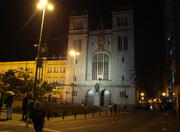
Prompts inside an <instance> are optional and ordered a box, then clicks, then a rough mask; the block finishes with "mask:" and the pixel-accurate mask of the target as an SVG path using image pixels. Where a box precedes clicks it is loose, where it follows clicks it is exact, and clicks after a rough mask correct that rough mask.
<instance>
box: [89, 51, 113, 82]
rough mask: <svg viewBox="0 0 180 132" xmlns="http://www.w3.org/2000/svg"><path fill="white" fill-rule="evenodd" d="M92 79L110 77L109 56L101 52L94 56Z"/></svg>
mask: <svg viewBox="0 0 180 132" xmlns="http://www.w3.org/2000/svg"><path fill="white" fill-rule="evenodd" d="M92 59H93V60H92V80H98V79H99V78H101V79H103V80H108V79H109V56H108V55H107V54H104V53H99V54H96V55H94V56H93V58H92Z"/></svg>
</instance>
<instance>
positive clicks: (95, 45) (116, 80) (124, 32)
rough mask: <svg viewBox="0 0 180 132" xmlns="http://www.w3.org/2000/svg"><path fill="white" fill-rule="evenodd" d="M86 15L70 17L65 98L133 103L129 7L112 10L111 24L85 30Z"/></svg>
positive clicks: (133, 71)
mask: <svg viewBox="0 0 180 132" xmlns="http://www.w3.org/2000/svg"><path fill="white" fill-rule="evenodd" d="M88 25H89V16H88V15H87V14H86V15H73V16H71V17H70V23H69V34H68V51H70V50H72V49H73V50H76V51H78V52H79V53H80V54H79V55H76V56H73V57H72V56H70V54H68V56H67V70H66V85H67V86H65V90H66V91H69V92H68V93H69V97H70V98H69V101H72V102H74V103H85V104H87V105H98V106H99V105H101V106H106V105H108V104H110V103H111V104H122V105H124V104H127V105H134V104H135V99H136V98H135V83H134V78H135V51H134V50H135V49H134V24H133V11H132V10H126V11H116V12H112V28H111V29H105V28H103V24H100V26H99V28H97V30H89V27H88Z"/></svg>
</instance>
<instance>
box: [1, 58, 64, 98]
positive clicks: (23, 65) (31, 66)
mask: <svg viewBox="0 0 180 132" xmlns="http://www.w3.org/2000/svg"><path fill="white" fill-rule="evenodd" d="M66 63H67V60H46V61H44V63H43V69H42V72H41V74H42V81H46V82H48V83H53V84H56V85H55V86H56V87H54V89H53V97H56V98H60V99H63V98H64V97H63V95H64V87H63V85H64V82H65V73H66ZM35 68H36V61H15V62H0V73H4V72H6V71H8V70H10V69H11V70H19V71H23V72H26V73H27V74H29V75H30V77H31V78H32V79H34V77H35V70H36V69H35Z"/></svg>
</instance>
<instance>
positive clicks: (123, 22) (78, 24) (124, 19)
mask: <svg viewBox="0 0 180 132" xmlns="http://www.w3.org/2000/svg"><path fill="white" fill-rule="evenodd" d="M128 25H129V17H128V16H127V15H123V16H117V26H128ZM82 29H83V22H82V21H75V22H73V30H82Z"/></svg>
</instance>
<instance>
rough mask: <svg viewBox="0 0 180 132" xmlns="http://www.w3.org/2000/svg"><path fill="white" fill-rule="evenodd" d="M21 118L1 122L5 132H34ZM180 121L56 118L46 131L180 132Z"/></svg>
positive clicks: (133, 116) (150, 116)
mask: <svg viewBox="0 0 180 132" xmlns="http://www.w3.org/2000/svg"><path fill="white" fill-rule="evenodd" d="M20 117H21V115H16V116H15V118H14V119H13V120H10V121H2V120H1V121H0V131H1V132H33V131H34V130H33V127H32V125H31V124H30V125H29V126H28V127H26V126H25V123H24V122H22V121H19V119H20ZM179 130H180V119H177V118H176V117H173V116H170V115H166V116H165V114H163V113H160V112H139V113H128V114H120V115H112V116H108V117H106V116H101V117H98V116H96V117H94V118H92V117H90V116H89V118H88V116H87V118H86V119H84V118H83V117H81V118H77V119H74V118H73V117H68V118H65V119H64V120H63V119H61V118H53V119H50V121H47V120H46V123H45V127H44V132H92V131H94V132H152V131H153V132H179Z"/></svg>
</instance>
